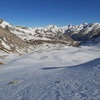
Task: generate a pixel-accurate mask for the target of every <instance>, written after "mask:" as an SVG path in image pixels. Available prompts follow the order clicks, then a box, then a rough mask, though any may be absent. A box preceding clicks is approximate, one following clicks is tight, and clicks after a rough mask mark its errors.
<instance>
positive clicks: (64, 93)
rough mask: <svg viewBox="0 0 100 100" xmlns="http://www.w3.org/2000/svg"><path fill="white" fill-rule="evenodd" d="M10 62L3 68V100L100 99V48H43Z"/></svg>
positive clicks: (0, 85)
mask: <svg viewBox="0 0 100 100" xmlns="http://www.w3.org/2000/svg"><path fill="white" fill-rule="evenodd" d="M44 49H45V51H44ZM7 60H8V64H6V65H1V66H0V100H99V99H100V47H97V46H91V47H87V46H82V47H81V48H76V47H67V46H66V47H63V48H61V49H58V50H57V49H54V48H49V50H48V48H47V49H46V48H43V49H41V50H38V51H35V52H34V53H31V54H27V55H23V56H19V57H18V56H17V57H15V56H14V55H10V56H8V58H7V59H6V61H7Z"/></svg>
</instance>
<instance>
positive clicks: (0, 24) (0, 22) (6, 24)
mask: <svg viewBox="0 0 100 100" xmlns="http://www.w3.org/2000/svg"><path fill="white" fill-rule="evenodd" d="M0 26H1V27H3V28H5V27H6V26H8V27H12V25H11V24H9V23H8V22H6V21H4V20H2V19H1V20H0Z"/></svg>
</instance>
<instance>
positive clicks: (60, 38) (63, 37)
mask: <svg viewBox="0 0 100 100" xmlns="http://www.w3.org/2000/svg"><path fill="white" fill-rule="evenodd" d="M0 30H1V31H0V45H1V48H5V49H6V50H11V51H12V49H11V48H14V49H15V48H19V47H20V49H21V48H23V46H24V48H28V47H27V46H28V45H35V46H36V45H41V44H42V45H43V44H46V43H47V44H53V45H54V44H62V45H71V46H78V45H79V43H80V42H82V43H87V44H90V43H91V44H94V43H95V44H98V43H99V42H100V23H90V24H88V23H84V24H81V25H78V26H73V25H68V26H64V27H57V26H56V25H48V26H46V27H34V28H28V27H23V26H14V25H11V24H9V23H8V22H6V21H4V20H2V19H1V20H0ZM2 33H3V34H2ZM8 34H9V35H8ZM8 38H9V39H10V40H9V39H8ZM8 40H9V41H10V42H9V41H8ZM13 41H15V42H13ZM87 41H89V42H87ZM10 43H11V44H10ZM23 44H24V45H23ZM8 48H9V49H8ZM18 50H19V49H18Z"/></svg>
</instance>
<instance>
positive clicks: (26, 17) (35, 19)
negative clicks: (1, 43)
mask: <svg viewBox="0 0 100 100" xmlns="http://www.w3.org/2000/svg"><path fill="white" fill-rule="evenodd" d="M0 18H2V19H4V20H6V21H8V22H10V23H11V24H13V25H23V26H28V27H35V26H46V25H49V24H54V25H57V26H65V25H68V24H73V25H78V24H81V23H84V22H88V23H91V22H100V0H0Z"/></svg>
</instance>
